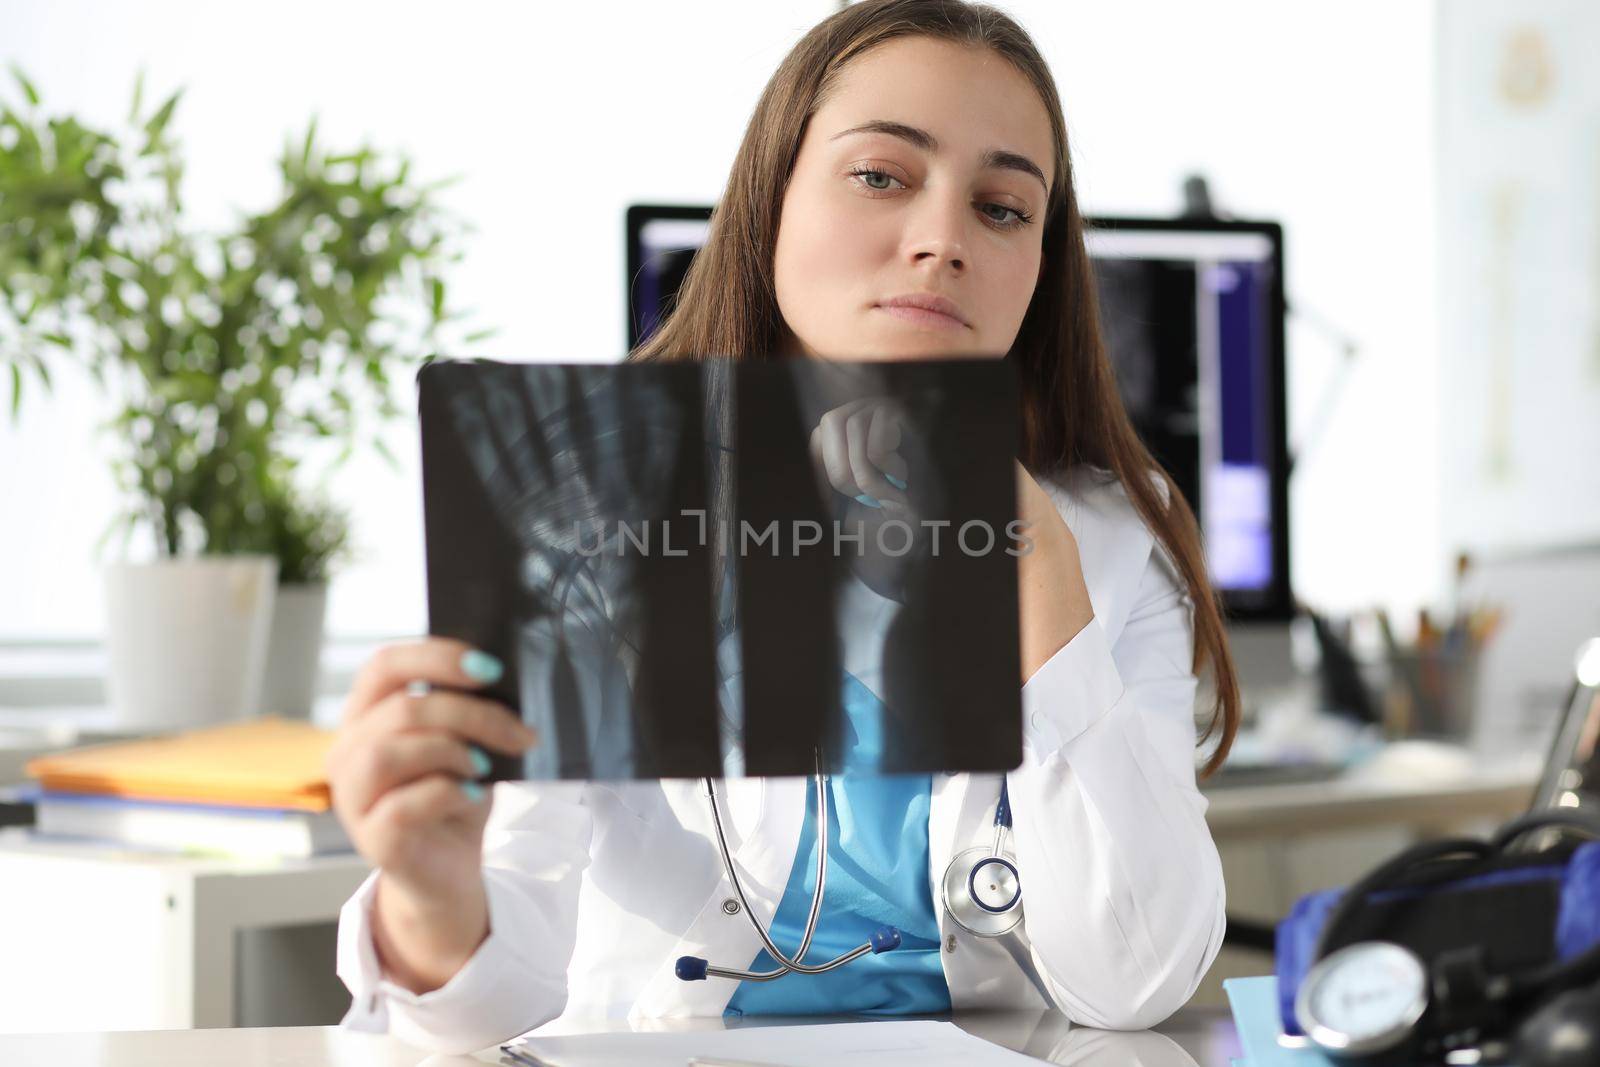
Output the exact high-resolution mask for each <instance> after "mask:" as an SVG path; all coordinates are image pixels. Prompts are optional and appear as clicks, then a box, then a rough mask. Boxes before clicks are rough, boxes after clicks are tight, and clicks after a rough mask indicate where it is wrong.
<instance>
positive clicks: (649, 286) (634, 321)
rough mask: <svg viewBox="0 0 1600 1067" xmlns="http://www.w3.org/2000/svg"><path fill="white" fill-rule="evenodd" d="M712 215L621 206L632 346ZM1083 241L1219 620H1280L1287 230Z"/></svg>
mask: <svg viewBox="0 0 1600 1067" xmlns="http://www.w3.org/2000/svg"><path fill="white" fill-rule="evenodd" d="M710 217H711V209H710V208H709V207H681V206H679V207H664V206H656V205H634V206H632V207H630V208H629V209H628V345H629V347H630V348H632V347H634V346H635V345H637V344H639V343H640V342H641V341H642V340H644V339H645V338H647V337H649V336H650V333H651V332H652V331H653V330H654V329H655V327H656V326H657V325H658V324H659V323H660V322H661V320H662V319H663V318H664V317H665V315H666V314H667V313H668V312H669V311H670V309H671V306H672V301H673V300H674V298H675V297H676V295H677V291H678V286H679V285H680V284H682V281H683V277H684V274H685V272H686V271H687V270H688V266H689V263H690V262H691V261H692V260H693V258H694V254H695V252H696V251H697V250H698V249H699V248H700V246H701V245H702V244H703V243H704V242H705V239H706V234H707V232H708V230H709V226H710ZM1085 240H1086V244H1087V247H1088V251H1089V256H1090V258H1091V260H1092V261H1093V263H1094V268H1095V274H1096V278H1097V281H1098V286H1099V293H1100V315H1101V325H1102V330H1103V334H1104V336H1105V340H1106V347H1107V352H1108V355H1109V357H1110V359H1111V363H1112V366H1113V368H1114V370H1115V372H1116V375H1117V383H1118V386H1119V388H1120V390H1121V392H1122V397H1123V401H1124V403H1125V404H1126V405H1127V408H1128V412H1129V414H1130V415H1131V417H1132V419H1133V422H1134V425H1135V427H1136V428H1137V429H1138V431H1139V434H1140V436H1141V437H1142V438H1143V439H1144V441H1145V443H1146V445H1147V446H1148V447H1149V448H1150V450H1151V452H1152V453H1153V454H1154V455H1155V457H1156V458H1157V460H1159V461H1160V462H1161V463H1162V465H1163V466H1165V467H1166V469H1167V470H1168V472H1169V473H1171V475H1172V477H1173V480H1174V481H1175V482H1177V484H1178V487H1179V488H1180V489H1181V490H1182V491H1183V493H1184V495H1185V497H1186V498H1187V499H1188V500H1189V502H1190V503H1191V504H1192V505H1193V506H1194V509H1195V512H1196V514H1197V516H1198V517H1199V520H1200V525H1201V529H1202V532H1203V533H1204V536H1205V544H1206V554H1207V558H1208V561H1209V565H1210V568H1211V579H1212V581H1213V582H1214V583H1215V584H1216V586H1217V589H1218V591H1219V592H1220V593H1221V595H1222V599H1223V603H1224V605H1225V606H1226V608H1227V611H1228V614H1229V615H1230V616H1231V617H1233V618H1235V619H1243V620H1262V621H1266V620H1282V619H1288V618H1290V617H1291V616H1292V614H1293V597H1292V594H1291V592H1290V587H1289V516H1288V473H1289V461H1288V448H1287V428H1286V422H1285V407H1284V336H1283V335H1284V308H1285V304H1284V295H1283V294H1284V288H1283V232H1282V228H1281V227H1280V226H1278V225H1277V224H1276V223H1270V222H1239V221H1227V222H1222V221H1206V220H1192V219H1132V218H1105V217H1101V218H1093V219H1089V220H1088V230H1087V233H1086V235H1085Z"/></svg>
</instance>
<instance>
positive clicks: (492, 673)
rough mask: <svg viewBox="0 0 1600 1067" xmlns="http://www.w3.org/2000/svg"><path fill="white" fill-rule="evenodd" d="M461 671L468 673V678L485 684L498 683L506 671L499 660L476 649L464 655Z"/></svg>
mask: <svg viewBox="0 0 1600 1067" xmlns="http://www.w3.org/2000/svg"><path fill="white" fill-rule="evenodd" d="M461 669H462V670H463V671H465V672H466V673H467V677H468V678H471V679H472V680H473V681H475V682H484V683H489V682H498V681H499V680H500V676H501V675H502V674H504V673H505V670H506V669H505V668H504V667H502V666H501V665H500V661H499V660H497V659H495V658H494V657H493V656H491V655H489V653H487V652H482V651H479V650H478V649H476V648H475V649H473V650H472V651H471V652H467V653H465V654H463V655H462V657H461Z"/></svg>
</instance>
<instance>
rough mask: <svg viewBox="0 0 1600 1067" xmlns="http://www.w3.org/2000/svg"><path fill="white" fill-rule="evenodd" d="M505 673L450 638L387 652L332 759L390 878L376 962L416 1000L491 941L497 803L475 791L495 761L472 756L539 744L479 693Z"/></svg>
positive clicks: (373, 853)
mask: <svg viewBox="0 0 1600 1067" xmlns="http://www.w3.org/2000/svg"><path fill="white" fill-rule="evenodd" d="M498 667H499V664H498V662H497V661H495V660H494V659H493V657H490V656H487V655H486V654H485V653H483V652H479V651H476V650H474V649H472V648H470V647H469V646H468V645H466V644H465V643H463V642H461V641H454V640H450V639H448V638H442V637H430V638H428V639H426V640H423V641H416V642H406V643H399V644H392V645H387V646H385V647H383V648H381V649H379V650H378V652H377V653H375V654H374V655H373V656H372V657H371V658H370V659H369V660H368V661H367V662H366V664H365V665H364V666H363V667H362V669H361V672H360V674H358V675H357V676H356V680H355V683H354V684H353V685H352V686H351V689H350V695H349V698H348V700H347V701H346V703H345V713H344V719H343V721H342V722H341V724H340V726H339V732H338V734H337V736H336V737H335V739H334V743H333V747H332V748H331V749H330V750H329V752H328V757H327V764H326V765H327V771H328V784H329V787H330V789H331V791H332V794H333V806H334V811H335V812H337V813H338V816H339V821H340V822H341V823H342V824H343V825H344V828H345V830H346V832H347V833H348V834H349V835H350V840H351V841H352V842H353V843H354V844H355V846H356V850H357V851H358V852H360V853H361V855H362V856H363V857H364V858H365V859H366V860H367V861H368V862H369V863H371V864H373V865H374V866H375V867H377V868H379V871H380V874H379V878H378V893H377V902H376V904H375V905H374V908H373V938H374V941H375V943H376V947H377V950H378V954H379V956H380V958H381V959H382V961H383V964H384V966H385V968H386V970H388V971H389V972H390V973H391V975H392V976H393V977H394V978H395V979H396V980H398V981H399V982H400V983H401V984H403V985H405V986H407V987H408V988H410V989H412V991H413V992H425V991H427V990H428V989H433V988H437V987H438V986H441V985H443V984H444V983H445V982H447V981H448V980H449V979H450V978H451V977H452V976H453V975H454V974H455V973H456V971H458V970H459V969H460V968H461V966H462V965H463V964H464V963H466V961H467V960H468V959H470V958H471V956H472V954H473V953H474V952H475V951H476V950H477V948H478V945H479V944H481V943H482V942H483V939H484V938H485V937H486V936H487V935H488V902H487V898H486V894H485V889H484V885H483V872H482V868H481V864H482V856H483V830H484V824H485V823H486V822H487V820H488V817H489V796H488V791H487V790H486V789H485V788H484V786H482V785H481V784H479V783H478V782H476V781H474V779H476V778H478V777H480V776H481V775H483V774H484V773H486V772H487V771H488V762H487V760H486V759H485V758H484V753H483V752H482V751H477V752H475V751H474V747H473V746H476V747H477V748H478V749H484V748H488V749H494V750H495V751H497V752H503V753H506V754H507V755H513V756H519V755H521V754H522V753H523V752H525V751H526V750H527V749H528V748H529V747H531V746H532V745H533V744H534V742H535V741H536V740H537V735H535V734H534V732H533V731H532V730H530V729H529V728H528V727H526V726H524V725H523V724H522V721H521V720H520V719H519V718H517V717H516V716H515V715H513V714H512V713H511V712H510V711H509V710H508V709H507V708H505V707H503V706H502V705H499V704H496V703H494V702H493V701H490V700H486V699H483V698H482V697H479V696H475V695H473V694H472V692H471V690H475V689H478V688H479V687H481V686H482V685H484V684H486V683H487V682H492V681H494V680H495V677H497V676H498ZM416 683H424V685H425V686H428V687H433V688H428V689H426V691H420V692H419V691H418V690H419V689H421V688H422V687H419V686H417V685H416Z"/></svg>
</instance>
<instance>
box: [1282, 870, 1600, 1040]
mask: <svg viewBox="0 0 1600 1067" xmlns="http://www.w3.org/2000/svg"><path fill="white" fill-rule="evenodd" d="M1343 892H1344V891H1343V890H1339V889H1329V890H1324V891H1322V892H1318V893H1312V894H1310V895H1308V896H1305V897H1302V898H1301V899H1300V900H1299V901H1298V902H1297V903H1296V904H1295V906H1294V907H1293V909H1291V910H1290V912H1289V914H1288V916H1287V917H1286V918H1285V919H1284V920H1283V921H1282V922H1280V923H1279V924H1278V928H1277V946H1276V953H1277V976H1278V1010H1279V1013H1280V1015H1281V1017H1282V1024H1283V1032H1284V1033H1285V1034H1288V1035H1299V1034H1300V1033H1301V1030H1300V1026H1299V1024H1298V1022H1297V1021H1296V1019H1295V1008H1294V1006H1295V995H1296V994H1297V993H1298V992H1299V989H1300V984H1301V982H1302V981H1304V980H1305V976H1306V972H1307V971H1309V970H1310V969H1311V965H1312V964H1313V963H1315V962H1316V951H1317V941H1318V938H1319V937H1320V936H1321V934H1322V929H1323V927H1324V925H1326V923H1327V920H1328V916H1329V914H1330V913H1331V912H1332V911H1333V909H1334V907H1335V905H1337V904H1338V903H1339V901H1340V898H1341V897H1342V896H1343ZM1359 941H1391V942H1394V943H1395V944H1398V945H1403V946H1405V947H1406V948H1409V949H1410V950H1411V951H1413V952H1415V953H1416V954H1417V956H1418V957H1419V958H1420V959H1421V960H1422V961H1423V962H1424V963H1425V964H1428V965H1431V964H1432V963H1433V961H1434V960H1435V958H1437V957H1438V956H1439V955H1441V954H1442V953H1446V952H1452V951H1454V950H1457V949H1460V948H1462V947H1464V946H1469V945H1470V946H1475V947H1478V948H1479V949H1480V950H1481V952H1482V961H1483V963H1484V965H1485V966H1486V967H1487V969H1488V970H1490V971H1491V972H1495V973H1506V972H1509V971H1518V970H1522V969H1524V968H1530V967H1538V966H1542V965H1545V964H1549V963H1553V962H1566V961H1568V960H1571V959H1573V958H1575V957H1577V956H1578V955H1580V954H1582V953H1583V952H1584V951H1586V950H1588V949H1590V948H1594V947H1596V946H1597V945H1600V841H1594V842H1590V843H1588V844H1584V845H1581V846H1579V847H1578V848H1576V849H1563V850H1559V851H1547V852H1540V853H1537V854H1532V855H1524V854H1511V855H1497V856H1493V857H1490V858H1486V859H1482V860H1479V861H1475V862H1472V863H1463V864H1460V865H1453V866H1451V868H1450V869H1449V874H1448V876H1447V877H1443V878H1441V877H1438V876H1437V875H1436V874H1433V875H1428V876H1418V877H1413V878H1412V879H1410V880H1408V881H1407V882H1402V883H1400V884H1396V885H1395V886H1393V887H1392V888H1387V889H1381V890H1378V891H1376V892H1373V893H1370V894H1368V896H1367V898H1366V900H1365V901H1364V902H1363V904H1362V905H1361V906H1360V907H1358V908H1357V909H1356V910H1355V911H1354V912H1353V913H1352V914H1351V915H1350V917H1349V919H1348V920H1347V921H1345V922H1344V923H1343V924H1342V929H1340V930H1339V931H1338V935H1337V937H1336V938H1334V939H1332V940H1331V941H1330V943H1329V944H1328V945H1327V946H1326V947H1325V948H1326V952H1329V953H1331V952H1333V951H1334V950H1336V949H1339V948H1342V947H1344V946H1345V945H1349V944H1354V943H1356V942H1359Z"/></svg>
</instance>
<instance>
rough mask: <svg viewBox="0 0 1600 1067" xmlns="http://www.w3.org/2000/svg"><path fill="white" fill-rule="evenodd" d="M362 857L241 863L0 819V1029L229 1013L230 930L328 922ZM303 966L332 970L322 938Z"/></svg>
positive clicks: (232, 1008)
mask: <svg viewBox="0 0 1600 1067" xmlns="http://www.w3.org/2000/svg"><path fill="white" fill-rule="evenodd" d="M367 869H368V868H367V866H366V863H365V862H364V861H363V860H362V859H361V858H360V857H359V856H356V855H354V854H345V855H340V856H330V857H321V858H317V859H311V860H288V861H282V862H276V863H260V864H249V863H244V862H240V861H236V860H226V859H200V858H190V857H184V856H172V855H163V854H158V853H148V852H131V851H121V850H114V849H108V848H105V847H103V846H98V845H91V844H83V845H78V844H69V843H65V842H50V843H44V842H37V841H33V840H31V839H30V838H29V837H28V836H27V834H26V833H25V832H23V831H21V830H4V831H0V886H3V887H4V889H3V891H0V945H3V946H5V949H4V957H5V959H4V963H5V965H4V966H0V1034H4V1033H21V1032H38V1031H50V1030H62V1031H65V1030H86V1029H87V1030H113V1029H147V1028H187V1027H210V1026H232V1025H234V1024H235V1021H236V1017H237V1004H236V999H237V998H236V992H237V990H236V985H235V974H236V963H237V951H238V943H239V935H240V934H241V933H243V932H246V931H251V930H260V929H267V928H274V927H287V926H295V925H298V924H306V923H319V922H320V923H326V922H331V921H332V920H334V919H335V918H337V916H338V914H339V907H340V906H341V905H342V904H343V903H344V902H345V900H346V899H348V898H349V896H350V894H351V893H352V892H354V891H355V888H356V886H358V885H359V884H360V882H361V880H362V878H364V877H365V876H366V873H367ZM101 945H105V946H115V950H114V951H107V952H101V951H99V950H98V946H101ZM307 965H314V966H316V967H318V968H326V969H327V971H328V972H329V973H331V969H332V966H333V959H332V948H331V944H329V945H328V949H327V952H326V958H325V959H321V960H318V961H314V963H312V964H301V966H307ZM287 968H288V969H287V973H286V974H285V976H284V981H285V983H287V982H289V981H291V980H292V979H293V978H294V964H293V963H292V962H290V963H288V965H287ZM334 984H337V980H336V979H335V980H334ZM323 987H324V988H326V983H324V986H323ZM293 992H294V991H293V990H292V989H284V990H281V991H277V993H278V995H279V996H280V999H281V997H284V996H292V995H293ZM0 1062H13V1061H9V1060H7V1059H6V1058H5V1057H4V1056H0Z"/></svg>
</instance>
